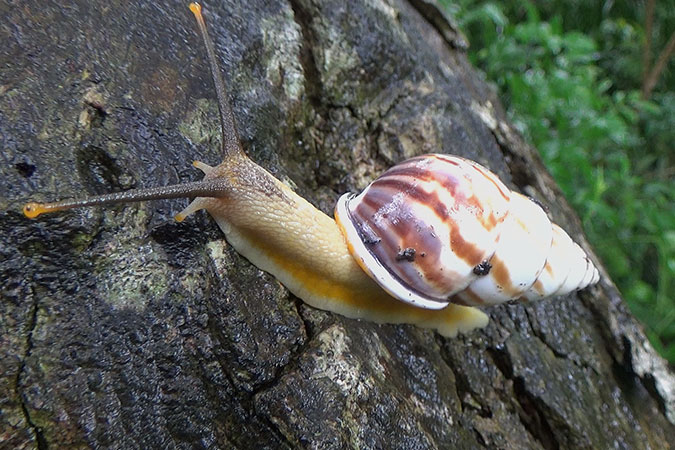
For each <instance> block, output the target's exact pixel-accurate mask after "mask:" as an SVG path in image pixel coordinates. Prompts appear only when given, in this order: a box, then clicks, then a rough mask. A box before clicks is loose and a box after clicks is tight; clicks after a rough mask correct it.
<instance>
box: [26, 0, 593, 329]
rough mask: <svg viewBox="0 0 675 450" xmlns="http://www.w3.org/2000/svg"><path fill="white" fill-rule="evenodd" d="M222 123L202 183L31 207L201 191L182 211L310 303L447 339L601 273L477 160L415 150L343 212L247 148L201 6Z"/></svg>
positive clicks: (29, 211)
mask: <svg viewBox="0 0 675 450" xmlns="http://www.w3.org/2000/svg"><path fill="white" fill-rule="evenodd" d="M190 10H191V11H192V13H193V14H194V16H195V18H196V20H197V25H198V27H199V31H200V34H201V36H202V40H203V41H204V45H205V47H206V51H207V56H208V61H209V66H210V70H211V75H212V78H213V82H214V85H215V89H216V96H217V100H218V106H219V113H220V124H221V129H222V136H223V139H222V151H223V155H224V159H223V162H222V163H220V164H219V165H217V166H215V167H211V166H209V165H207V164H205V163H203V162H199V161H195V162H194V163H193V165H194V166H195V167H196V168H198V169H200V170H201V171H202V172H204V178H203V180H202V181H197V182H191V183H185V184H178V185H171V186H162V187H155V188H148V189H137V190H129V191H123V192H118V193H111V194H106V195H100V196H94V197H87V198H84V199H80V200H66V201H59V202H53V203H37V202H29V203H27V204H25V205H24V207H23V212H24V214H25V215H26V217H29V218H36V217H37V216H39V215H40V214H43V213H48V212H55V211H61V210H66V209H71V208H78V207H86V206H94V205H99V206H100V205H108V204H113V203H120V202H135V201H143V200H153V199H167V198H179V197H196V198H194V200H192V202H191V203H190V204H189V205H188V206H187V207H186V208H185V209H183V211H181V212H180V213H179V214H178V215H176V220H178V221H183V220H184V219H185V218H186V217H187V216H189V215H190V214H192V213H194V212H196V211H198V210H201V209H205V210H206V211H208V212H209V214H210V215H211V216H212V217H213V218H214V219H215V221H216V222H217V224H218V226H219V227H220V228H221V229H222V231H223V233H224V234H225V237H226V239H227V241H228V242H229V243H230V245H232V246H233V248H234V249H235V250H237V251H238V252H239V253H240V254H241V255H243V256H244V257H246V258H247V259H248V260H249V261H251V262H252V263H253V264H254V265H256V266H257V267H258V268H260V269H262V270H264V271H267V272H269V273H270V274H272V275H274V276H275V277H276V278H277V279H278V280H279V281H280V282H281V283H282V284H283V285H285V286H286V287H287V288H288V289H289V290H290V291H291V292H292V293H293V294H295V295H296V296H297V297H299V298H300V299H302V300H303V301H304V302H305V303H307V304H309V305H311V306H313V307H316V308H319V309H323V310H328V311H332V312H335V313H338V314H341V315H344V316H347V317H351V318H358V319H366V320H370V321H374V322H380V323H382V322H386V323H411V324H416V325H418V326H421V327H426V328H432V329H434V330H436V331H438V332H439V333H440V334H442V335H445V336H454V335H456V334H457V333H458V332H467V331H469V330H472V329H475V328H479V327H483V326H485V325H486V324H487V321H488V319H487V316H486V315H485V313H483V312H482V311H481V310H480V309H478V308H475V306H486V305H494V304H499V303H503V302H506V301H510V300H514V299H520V300H536V299H541V298H544V297H549V296H553V295H562V294H566V293H569V292H571V291H573V290H575V289H581V288H584V287H586V286H588V285H589V284H592V283H595V282H597V281H598V278H599V275H598V271H597V269H596V268H595V266H594V265H593V263H592V262H591V261H590V259H589V258H588V256H587V255H586V253H585V252H584V251H583V250H582V249H581V248H580V247H579V246H578V245H577V244H576V243H574V242H573V241H572V239H571V238H570V237H569V236H568V235H567V233H565V231H563V230H562V229H561V228H560V227H558V226H557V225H555V224H552V223H551V221H550V220H549V219H548V217H547V215H546V213H545V212H544V210H543V209H542V208H541V206H540V205H539V204H537V203H536V202H534V201H532V200H531V199H529V198H527V197H524V196H523V195H521V194H519V193H516V192H513V191H511V190H510V189H509V188H507V187H506V186H505V185H504V184H503V183H502V182H501V181H500V179H499V178H498V177H497V176H496V175H495V174H493V173H492V172H490V171H489V170H488V169H486V168H484V167H482V166H481V165H479V164H478V163H475V162H473V161H470V160H467V159H464V158H461V157H458V156H450V155H441V154H430V155H424V156H420V157H416V158H413V159H410V160H408V161H405V162H403V163H400V164H398V165H396V166H394V167H392V168H391V169H389V170H387V171H386V172H385V173H384V174H382V175H381V176H380V177H379V178H377V179H376V180H374V181H373V182H372V183H371V184H370V185H369V186H368V187H367V188H366V189H365V190H364V191H363V192H362V193H361V194H359V195H358V196H356V195H353V194H345V195H343V196H342V197H340V199H339V200H338V202H337V205H336V207H335V220H334V219H332V218H331V217H329V216H328V215H326V214H324V213H323V212H321V211H319V210H318V209H317V208H315V207H314V206H313V205H311V204H310V203H309V202H308V201H307V200H305V199H304V198H302V197H300V196H299V195H297V194H296V193H295V192H293V191H292V190H291V189H290V188H289V187H287V186H286V185H285V184H283V183H281V182H280V181H279V180H277V179H276V178H275V177H274V176H272V175H271V174H270V173H269V172H267V171H266V170H265V169H263V168H262V167H260V166H258V165H257V164H255V163H254V162H253V161H252V160H251V159H249V158H248V156H247V155H246V154H245V152H244V150H243V148H242V145H241V142H240V140H239V137H238V133H237V130H236V125H235V120H234V116H233V112H232V110H231V107H230V105H229V102H228V101H227V93H226V89H225V84H224V82H223V79H222V76H221V74H220V70H219V68H218V65H217V62H216V55H215V50H214V46H213V43H212V41H211V39H210V38H209V35H208V32H207V30H206V25H205V23H204V19H203V16H202V13H201V6H200V5H199V4H198V3H191V4H190Z"/></svg>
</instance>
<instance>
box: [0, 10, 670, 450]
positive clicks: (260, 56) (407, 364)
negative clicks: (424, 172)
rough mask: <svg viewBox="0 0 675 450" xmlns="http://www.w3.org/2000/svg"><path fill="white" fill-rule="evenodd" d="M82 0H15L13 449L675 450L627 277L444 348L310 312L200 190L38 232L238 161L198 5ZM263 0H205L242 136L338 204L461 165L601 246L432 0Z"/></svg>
mask: <svg viewBox="0 0 675 450" xmlns="http://www.w3.org/2000/svg"><path fill="white" fill-rule="evenodd" d="M65 3H66V5H63V6H57V5H55V4H53V3H52V2H41V1H35V0H34V1H26V2H19V4H18V5H14V6H10V5H9V4H8V3H7V2H4V5H2V6H0V12H1V13H2V16H3V17H5V19H4V21H3V23H4V26H2V27H0V35H1V37H2V42H3V45H2V46H0V62H1V63H2V64H1V65H0V67H1V69H0V70H1V71H2V72H1V73H2V75H1V76H0V78H1V80H2V81H1V84H0V133H1V136H2V143H3V149H2V156H3V161H4V163H3V164H2V165H1V166H0V170H1V171H2V176H1V177H0V189H1V191H2V196H0V205H1V206H2V210H3V212H2V213H1V214H0V227H1V231H0V250H1V257H0V273H1V274H2V285H1V287H0V295H1V303H0V305H1V308H2V309H1V310H0V311H1V314H0V327H1V328H0V331H1V335H0V338H1V341H0V342H2V346H1V347H0V385H1V387H2V389H1V390H0V408H1V412H0V447H3V448H36V447H37V448H48V447H50V448H64V447H71V446H72V447H114V448H192V447H197V448H199V447H209V448H235V447H236V448H289V447H294V448H295V447H301V448H305V447H306V448H351V447H358V448H401V449H410V448H420V449H423V448H453V447H454V448H477V447H489V448H580V447H581V448H610V447H611V448H653V449H663V448H669V447H670V445H671V444H670V442H672V437H673V436H674V435H675V427H674V426H673V424H672V423H673V422H675V381H674V377H673V373H672V372H671V371H669V369H668V367H667V365H666V363H665V362H664V361H663V360H662V359H661V358H660V357H658V356H657V355H656V354H655V353H654V351H653V349H652V348H651V347H650V346H649V344H648V343H647V340H646V338H645V336H644V333H643V331H642V330H641V327H640V326H639V324H637V322H636V321H635V319H634V318H633V317H632V316H631V315H630V313H629V312H628V310H627V308H626V306H625V304H624V302H623V300H622V299H621V298H620V295H619V293H618V292H617V290H616V288H615V287H614V285H613V284H612V282H611V281H610V280H609V278H608V277H607V275H606V273H604V272H603V278H602V281H601V283H600V284H599V285H598V286H597V287H594V288H591V289H587V290H585V291H583V292H581V293H579V294H578V295H568V296H565V297H562V298H556V299H553V300H547V301H543V302H540V303H537V304H531V305H526V306H524V305H508V306H507V305H504V306H501V307H495V308H492V309H490V310H489V314H490V318H491V321H490V324H489V325H488V326H487V328H485V329H483V330H480V331H476V332H472V333H470V334H468V335H465V336H461V337H458V338H456V339H445V338H441V337H440V336H438V335H436V334H434V333H433V332H431V331H428V330H423V329H420V328H417V327H414V326H404V325H376V324H373V323H368V322H362V321H357V320H350V319H346V318H344V317H341V316H338V315H336V314H331V313H327V312H324V311H319V310H315V309H313V308H311V307H308V306H306V305H304V304H303V303H302V302H301V301H300V300H299V299H297V298H295V297H294V296H292V295H290V294H289V293H288V291H287V290H286V289H285V288H284V287H283V286H282V285H280V284H279V283H278V282H277V281H276V280H275V279H274V278H273V277H272V276H270V275H269V274H267V273H264V272H262V271H260V270H258V269H257V268H256V267H254V266H252V265H251V264H250V263H249V262H248V261H247V260H246V259H244V258H243V257H241V256H239V255H238V254H237V253H236V252H235V251H233V250H232V249H230V248H228V247H227V244H226V243H225V241H224V239H223V236H222V234H221V232H220V230H219V229H218V227H217V226H216V224H215V223H214V222H213V221H212V220H211V219H210V218H209V217H208V216H207V215H206V214H197V215H195V216H192V217H190V218H189V219H188V220H186V221H185V222H183V223H180V224H179V223H176V222H174V221H173V220H172V215H174V214H176V213H177V212H178V211H180V210H181V209H182V208H183V207H184V206H185V205H186V204H187V201H160V202H154V203H153V202H150V203H142V204H134V205H128V206H119V207H114V208H110V209H87V210H81V211H77V212H66V213H60V214H55V215H53V216H51V217H49V216H48V217H45V218H44V219H42V218H40V219H39V220H36V221H31V220H28V219H25V218H24V217H23V216H22V214H21V212H20V208H21V205H22V203H23V202H24V201H26V200H28V199H44V200H51V199H55V198H63V197H72V196H78V195H81V194H82V193H104V192H111V191H116V190H123V189H128V188H130V187H142V186H152V185H159V184H168V183H177V182H185V181H191V180H197V179H200V178H201V176H200V174H199V173H198V171H196V170H194V169H193V168H192V167H191V166H190V163H191V161H192V160H193V159H198V160H201V161H204V162H207V163H210V164H216V163H218V162H219V160H220V159H221V156H220V150H219V146H218V142H217V141H218V140H219V138H220V137H219V133H220V129H219V124H218V119H217V107H216V102H215V94H214V89H213V87H212V83H211V79H210V75H209V72H208V68H207V66H206V60H205V51H204V48H203V46H202V44H201V41H200V38H199V36H198V34H197V32H196V26H195V24H194V20H193V19H192V17H191V15H190V12H189V11H188V10H187V8H186V5H183V4H182V3H176V2H172V1H171V2H170V1H167V0H164V1H157V2H126V1H113V2H98V3H100V4H98V5H97V4H94V3H96V2H92V1H91V0H87V1H80V0H78V1H72V2H65ZM215 3H219V4H215ZM241 3H246V4H245V5H242V4H240V2H234V1H227V2H215V1H212V2H209V3H208V4H206V5H204V6H205V15H206V20H207V26H208V27H209V28H210V30H211V34H212V37H213V39H214V41H215V42H216V47H217V50H216V51H217V54H218V57H219V59H220V62H221V64H222V68H223V72H224V74H225V78H226V79H227V80H228V84H229V89H230V96H231V98H232V103H233V107H234V110H235V114H236V118H237V121H238V125H239V131H240V134H241V137H242V141H243V144H244V147H245V149H246V151H247V152H248V154H249V155H251V157H252V158H253V159H254V160H255V161H257V162H258V163H259V164H260V165H262V166H264V167H265V168H267V169H268V170H270V171H271V172H272V173H274V174H275V175H276V176H277V177H278V178H280V179H281V180H282V181H285V182H287V183H288V184H290V185H291V186H293V188H294V189H296V190H297V191H298V192H299V193H300V194H301V195H303V196H304V197H306V198H307V199H309V201H311V202H312V203H314V204H315V205H316V206H318V207H319V208H320V209H322V210H323V211H325V212H327V213H329V214H331V213H332V207H333V204H334V202H335V201H336V199H337V198H338V196H339V194H341V193H343V192H345V191H357V190H359V189H362V188H363V187H364V186H365V185H366V184H367V183H368V181H369V180H371V179H372V178H373V177H374V176H376V175H377V174H379V173H381V172H382V171H383V170H384V169H385V168H387V167H389V166H390V165H392V164H394V163H395V162H398V161H401V160H403V159H404V158H407V157H410V156H413V155H417V154H422V153H428V152H446V153H453V154H457V155H461V156H465V157H468V158H471V159H474V160H476V161H479V162H480V163H482V164H484V165H486V166H488V167H490V169H492V170H493V171H494V172H496V173H497V174H499V176H500V177H502V179H503V180H504V181H505V182H506V183H507V184H508V185H510V187H512V188H515V189H519V190H520V191H522V192H525V193H526V194H528V195H530V196H532V197H535V198H536V199H538V200H539V201H541V202H542V203H543V204H544V205H546V206H547V207H548V209H549V212H550V215H551V217H552V219H554V220H555V221H556V222H558V223H559V224H561V225H562V226H563V227H564V228H566V229H567V230H568V231H569V232H570V234H571V235H573V237H574V238H575V239H576V240H577V241H579V242H582V243H584V244H585V241H584V239H583V236H582V234H581V230H580V227H579V221H578V220H577V218H576V217H575V215H574V213H573V212H572V211H571V210H570V208H569V206H568V205H567V203H565V201H564V200H563V199H562V197H561V195H560V191H559V189H558V188H557V187H556V186H555V184H554V182H553V181H552V180H551V178H550V176H549V175H548V173H547V172H546V171H545V169H544V168H543V167H542V165H541V162H540V160H539V158H538V156H537V155H536V153H535V152H534V151H533V150H532V149H531V148H529V147H528V146H527V145H526V144H525V143H524V142H523V141H522V139H521V137H520V136H519V135H518V134H517V132H516V131H515V130H514V128H513V126H512V125H511V124H510V123H509V122H508V120H506V118H505V114H504V111H503V110H502V108H501V106H500V104H499V101H498V100H497V99H496V97H495V95H494V93H493V92H492V91H491V90H490V88H489V87H488V86H487V84H486V83H485V82H484V81H483V80H482V79H481V77H480V75H479V74H478V73H477V72H476V70H475V69H473V68H472V67H471V66H470V64H469V63H468V62H467V58H466V54H465V48H466V43H465V40H464V39H463V38H462V36H461V34H460V33H459V32H458V31H457V30H456V29H455V28H454V27H453V26H452V25H451V23H450V22H448V21H447V20H446V19H444V18H443V17H442V15H441V14H440V12H439V11H438V10H437V9H436V7H435V6H433V5H431V4H428V3H426V1H425V0H411V1H409V2H406V1H403V0H389V1H386V0H371V1H337V0H336V1H332V2H331V1H328V0H289V1H284V0H255V1H254V0H251V1H248V2H241ZM584 247H585V248H586V249H587V250H589V247H588V245H584ZM596 261H597V259H596ZM668 436H670V438H668Z"/></svg>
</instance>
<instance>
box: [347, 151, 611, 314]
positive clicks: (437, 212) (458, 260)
mask: <svg viewBox="0 0 675 450" xmlns="http://www.w3.org/2000/svg"><path fill="white" fill-rule="evenodd" d="M335 219H336V221H337V222H338V225H339V226H340V228H341V229H342V231H343V234H344V235H345V238H346V240H347V243H348V246H349V250H350V252H351V253H352V255H353V256H354V258H355V259H356V260H357V262H358V263H359V264H360V265H361V267H362V268H363V269H364V270H365V271H366V272H367V273H368V274H369V275H370V276H371V277H372V278H373V279H375V281H377V282H378V283H379V284H380V285H381V286H382V287H383V288H384V289H385V290H386V291H387V292H389V293H390V294H391V295H392V296H394V297H396V298H398V299H400V300H403V301H406V302H409V303H412V304H415V305H417V306H421V307H424V308H430V309H440V308H443V307H445V306H446V305H447V304H448V303H449V302H455V303H460V304H464V305H471V306H483V305H493V304H498V303H503V302H506V301H509V300H513V299H521V300H537V299H541V298H545V297H549V296H552V295H562V294H566V293H568V292H571V291H573V290H575V289H581V288H584V287H586V286H587V285H589V284H592V283H595V282H597V280H598V278H599V275H598V271H597V269H596V268H595V266H594V265H593V263H592V262H591V261H590V259H589V258H588V257H587V256H586V254H585V252H584V251H583V250H582V249H581V248H580V247H579V246H578V245H577V244H576V243H574V242H573V241H572V239H571V238H570V237H569V236H568V235H567V233H565V231H564V230H562V229H561V228H560V227H559V226H557V225H555V224H552V223H551V221H550V220H549V219H548V216H547V215H546V213H545V212H544V210H543V209H542V208H541V207H540V206H539V205H538V204H537V203H535V202H533V201H532V200H530V199H529V198H527V197H524V196H523V195H521V194H519V193H517V192H513V191H511V190H509V189H508V188H507V187H506V186H505V185H504V184H503V183H502V182H501V180H499V178H498V177H497V176H496V175H495V174H493V173H492V172H490V171H489V170H488V169H486V168H484V167H482V166H481V165H479V164H477V163H475V162H473V161H470V160H467V159H464V158H460V157H456V156H450V155H424V156H420V157H416V158H412V159H410V160H407V161H404V162H403V163H401V164H398V165H396V166H394V167H392V168H391V169H389V170H388V171H386V172H385V173H384V174H382V175H381V176H380V177H379V178H377V179H376V180H375V181H373V182H372V183H371V184H370V185H369V186H368V187H367V188H366V189H365V190H364V191H363V192H362V193H361V194H359V195H358V196H353V195H351V194H346V195H344V196H342V197H341V198H340V200H339V201H338V203H337V205H336V209H335Z"/></svg>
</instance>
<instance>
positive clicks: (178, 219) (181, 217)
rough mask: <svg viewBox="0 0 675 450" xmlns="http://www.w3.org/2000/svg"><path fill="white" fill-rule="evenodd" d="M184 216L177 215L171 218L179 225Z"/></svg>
mask: <svg viewBox="0 0 675 450" xmlns="http://www.w3.org/2000/svg"><path fill="white" fill-rule="evenodd" d="M185 217H186V216H185V215H184V214H182V213H178V214H176V215H175V216H173V218H174V219H176V222H178V223H180V222H182V221H184V220H185Z"/></svg>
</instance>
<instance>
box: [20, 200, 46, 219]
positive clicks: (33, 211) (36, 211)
mask: <svg viewBox="0 0 675 450" xmlns="http://www.w3.org/2000/svg"><path fill="white" fill-rule="evenodd" d="M43 212H45V210H44V208H43V207H42V205H41V204H40V203H36V202H28V203H26V204H25V205H23V215H24V216H26V217H28V218H29V219H35V218H36V217H37V216H39V215H40V214H42V213H43Z"/></svg>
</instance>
